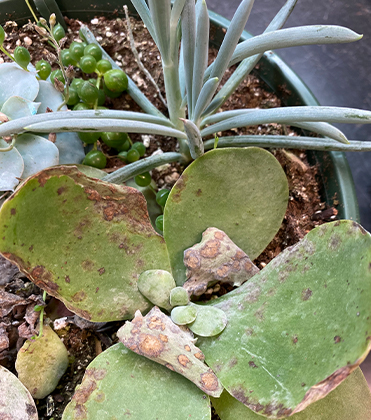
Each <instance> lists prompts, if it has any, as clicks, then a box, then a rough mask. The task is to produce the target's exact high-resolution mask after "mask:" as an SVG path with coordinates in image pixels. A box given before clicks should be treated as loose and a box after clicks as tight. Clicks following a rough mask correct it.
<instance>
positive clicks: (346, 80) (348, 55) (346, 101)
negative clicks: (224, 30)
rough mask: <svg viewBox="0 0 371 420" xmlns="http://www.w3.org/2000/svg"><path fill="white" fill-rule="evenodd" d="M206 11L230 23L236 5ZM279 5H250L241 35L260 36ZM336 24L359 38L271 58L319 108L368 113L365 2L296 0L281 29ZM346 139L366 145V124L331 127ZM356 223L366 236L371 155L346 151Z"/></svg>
mask: <svg viewBox="0 0 371 420" xmlns="http://www.w3.org/2000/svg"><path fill="white" fill-rule="evenodd" d="M206 1H207V5H208V8H209V9H210V10H212V11H214V12H216V13H219V14H220V15H222V16H224V17H226V18H228V19H231V18H232V17H233V14H234V12H235V10H236V9H237V7H238V5H239V4H240V0H206ZM284 3H285V0H255V3H254V6H253V9H252V12H251V15H250V18H249V20H248V22H247V25H246V30H247V31H249V32H250V33H252V34H254V35H258V34H261V33H262V32H263V31H264V30H265V28H266V26H267V25H268V24H269V22H270V21H271V19H272V18H273V17H274V16H275V14H276V13H277V12H278V10H279V9H280V8H281V7H282V6H283V4H284ZM316 24H322V25H341V26H346V27H348V28H350V29H352V30H354V31H355V32H357V33H361V34H363V35H364V36H363V39H361V40H360V41H358V42H353V43H351V44H337V45H320V46H316V45H309V46H303V47H294V48H286V49H282V50H278V51H276V53H277V54H278V55H279V56H280V57H281V58H282V59H283V60H284V61H285V62H286V63H287V64H288V65H289V66H290V67H291V68H292V69H293V70H294V71H295V72H296V73H297V74H298V75H299V76H300V77H301V78H302V80H303V81H304V82H305V83H306V84H307V85H308V87H309V88H310V90H311V91H312V92H313V94H314V95H315V96H316V98H317V99H318V101H319V102H320V104H321V105H329V106H344V107H352V108H362V109H369V110H371V76H370V73H371V0H310V1H308V0H298V2H297V5H296V7H295V9H294V11H293V12H292V14H291V16H290V18H289V19H288V21H287V23H286V25H285V27H286V28H287V27H291V26H299V25H316ZM337 126H338V128H340V129H341V130H343V131H344V133H345V135H346V136H347V137H348V139H350V140H368V141H371V125H353V124H352V125H350V124H347V125H345V124H341V125H337ZM347 158H348V161H349V165H350V167H351V171H352V174H353V178H354V182H355V186H356V192H357V197H358V203H359V208H360V215H361V223H362V225H363V226H364V227H365V228H366V229H367V230H368V231H370V232H371V176H369V165H370V164H369V162H371V152H365V153H359V152H349V153H347Z"/></svg>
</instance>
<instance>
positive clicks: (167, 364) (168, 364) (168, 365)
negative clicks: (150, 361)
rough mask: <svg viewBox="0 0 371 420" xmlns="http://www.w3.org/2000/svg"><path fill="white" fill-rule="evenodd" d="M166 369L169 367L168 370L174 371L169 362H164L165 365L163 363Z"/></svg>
mask: <svg viewBox="0 0 371 420" xmlns="http://www.w3.org/2000/svg"><path fill="white" fill-rule="evenodd" d="M165 366H166V367H167V368H168V369H170V370H172V371H174V370H175V369H174V367H173V365H171V364H170V363H166V365H165Z"/></svg>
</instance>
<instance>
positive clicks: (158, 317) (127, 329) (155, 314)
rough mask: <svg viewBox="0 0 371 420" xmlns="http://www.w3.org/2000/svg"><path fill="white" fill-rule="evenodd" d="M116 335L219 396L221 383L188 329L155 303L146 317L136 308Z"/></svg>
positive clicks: (142, 354) (136, 350)
mask: <svg viewBox="0 0 371 420" xmlns="http://www.w3.org/2000/svg"><path fill="white" fill-rule="evenodd" d="M117 337H118V338H119V340H120V341H121V342H122V343H123V344H124V345H125V346H126V347H128V348H129V349H130V350H132V351H134V352H135V353H138V354H140V355H141V356H145V357H147V358H148V359H151V360H153V361H155V362H157V363H159V364H161V365H164V366H166V367H167V368H168V369H170V370H173V371H175V372H177V373H179V374H181V375H183V376H185V377H186V378H187V379H189V380H190V381H192V382H193V383H194V384H195V385H197V386H198V387H199V388H200V389H201V390H202V391H204V392H206V393H207V394H208V395H212V396H214V397H219V396H220V394H221V393H222V391H223V387H222V386H221V384H220V382H219V380H218V378H217V377H216V375H215V373H214V372H213V371H212V370H211V369H210V368H209V367H208V366H207V365H206V364H205V363H204V360H205V358H204V355H203V354H202V352H201V351H200V349H199V348H197V347H196V346H195V345H194V339H193V338H192V336H191V334H189V331H188V332H185V331H183V330H182V329H181V328H180V327H178V326H177V325H175V324H174V323H173V321H172V320H171V319H170V318H169V317H168V316H167V315H165V314H164V313H162V312H161V311H160V309H158V308H157V306H155V307H154V308H152V309H151V311H150V312H148V314H147V315H146V316H145V317H143V316H142V314H141V313H140V312H139V311H137V312H136V313H135V318H134V319H133V321H132V322H126V323H125V325H124V326H122V327H121V328H120V329H119V330H118V332H117Z"/></svg>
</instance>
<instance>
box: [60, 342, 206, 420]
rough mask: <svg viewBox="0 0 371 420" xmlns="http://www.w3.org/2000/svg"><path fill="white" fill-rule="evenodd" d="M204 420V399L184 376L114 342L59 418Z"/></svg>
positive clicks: (87, 371) (90, 419) (65, 419)
mask: <svg viewBox="0 0 371 420" xmlns="http://www.w3.org/2000/svg"><path fill="white" fill-rule="evenodd" d="M82 413H83V416H85V418H87V419H89V420H102V419H110V418H112V419H113V418H115V417H116V418H118V419H125V418H126V417H127V418H130V420H144V419H161V420H174V419H192V420H210V418H211V410H210V401H209V398H208V397H207V396H205V394H204V393H203V392H202V391H200V390H199V389H198V388H197V387H196V386H195V385H194V384H193V383H191V382H190V381H188V380H187V379H186V378H183V377H182V376H180V375H178V374H176V373H175V372H172V371H171V370H170V369H167V368H165V367H164V366H161V365H159V364H158V363H155V362H152V361H151V360H149V359H147V358H145V357H142V356H139V355H137V354H135V353H133V352H131V351H130V350H128V349H127V348H126V347H124V345H123V344H121V343H119V344H116V345H114V346H112V347H110V348H109V349H108V350H106V351H105V352H103V353H101V354H100V355H99V356H98V357H96V358H95V359H94V360H93V362H92V363H91V364H90V365H89V366H88V368H87V370H86V372H85V376H84V378H83V380H82V383H81V385H79V386H78V387H77V388H76V392H75V395H74V396H73V398H72V401H71V402H70V403H69V404H68V406H67V407H66V409H65V411H64V413H63V417H62V419H63V420H80V419H81V418H82V417H81V415H82Z"/></svg>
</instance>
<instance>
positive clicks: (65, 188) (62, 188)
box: [57, 187, 67, 195]
mask: <svg viewBox="0 0 371 420" xmlns="http://www.w3.org/2000/svg"><path fill="white" fill-rule="evenodd" d="M66 191H67V187H60V188H58V190H57V194H58V195H61V194H63V193H64V192H66Z"/></svg>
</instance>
